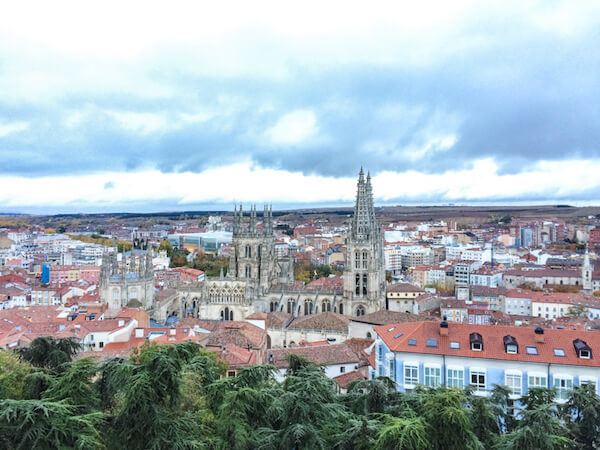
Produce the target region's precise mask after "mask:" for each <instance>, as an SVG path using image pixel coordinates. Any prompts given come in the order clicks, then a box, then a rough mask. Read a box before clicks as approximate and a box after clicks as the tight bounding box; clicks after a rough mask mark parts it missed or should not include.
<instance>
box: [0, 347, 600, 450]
mask: <svg viewBox="0 0 600 450" xmlns="http://www.w3.org/2000/svg"><path fill="white" fill-rule="evenodd" d="M76 350H77V345H76V344H74V343H73V342H72V341H62V340H53V339H47V338H40V339H38V340H36V341H34V342H33V343H32V345H31V347H30V348H29V349H28V350H25V351H21V352H20V353H16V352H11V351H5V350H0V448H11V449H55V448H56V449H58V448H60V449H75V448H77V449H103V448H110V449H113V448H127V449H134V450H135V449H166V448H169V449H215V450H217V449H218V450H220V449H223V450H225V449H240V450H241V449H269V450H270V449H298V450H299V449H339V450H351V449H352V450H354V449H356V450H362V449H364V450H366V449H386V450H390V449H440V450H441V449H444V450H452V449H569V448H583V449H594V448H598V445H599V444H600V398H599V397H598V396H597V395H596V394H595V388H594V386H593V385H585V386H583V387H580V388H575V389H574V390H573V392H572V394H571V396H570V398H569V400H568V401H567V403H565V404H564V405H560V406H559V405H557V404H556V403H554V402H553V401H552V400H553V397H554V392H553V391H552V390H546V389H532V390H531V393H530V394H529V396H527V397H525V398H524V399H523V402H522V405H523V406H522V407H521V408H519V409H518V412H517V414H516V417H515V415H514V414H513V412H514V405H513V404H512V403H511V401H510V399H509V395H508V391H507V390H506V389H505V388H504V387H502V386H497V387H496V388H495V389H494V391H493V393H492V395H491V396H489V397H480V396H476V395H474V394H472V393H471V392H470V391H469V390H457V389H447V388H437V389H421V388H419V389H417V390H416V392H414V393H410V394H404V393H399V392H396V390H395V389H394V383H393V381H392V380H389V379H387V378H378V379H375V380H370V381H359V382H354V383H353V384H351V385H350V386H349V389H348V392H347V393H344V394H340V393H339V392H338V390H337V389H336V385H335V384H334V383H333V381H331V380H330V379H328V378H327V377H326V376H325V375H324V373H323V371H322V370H321V368H319V367H317V366H315V365H313V364H312V363H309V362H307V361H306V360H304V359H302V358H299V357H297V356H293V355H292V356H290V366H289V369H288V375H287V378H286V379H285V381H284V382H283V383H278V382H276V381H275V378H274V373H275V368H274V367H272V366H265V365H263V366H254V367H251V368H246V369H243V370H241V371H240V372H239V373H238V375H237V376H235V377H229V378H224V377H223V374H224V373H225V367H224V366H223V365H222V363H220V362H219V361H218V360H217V359H216V357H215V355H214V354H213V353H210V352H208V351H206V350H204V349H203V348H201V347H200V346H198V345H197V344H195V343H191V342H189V343H183V344H177V345H156V344H147V345H145V346H143V347H142V348H140V349H137V350H136V351H134V352H133V353H132V354H131V356H130V357H129V358H128V359H112V360H108V361H105V362H98V361H96V360H94V359H90V358H76V357H75V359H73V357H74V356H76V354H75V351H76Z"/></svg>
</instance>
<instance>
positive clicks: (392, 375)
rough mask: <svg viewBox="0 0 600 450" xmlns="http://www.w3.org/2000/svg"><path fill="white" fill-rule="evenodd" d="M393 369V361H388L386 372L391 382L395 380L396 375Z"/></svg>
mask: <svg viewBox="0 0 600 450" xmlns="http://www.w3.org/2000/svg"><path fill="white" fill-rule="evenodd" d="M394 367H395V365H394V360H393V359H390V361H389V363H388V370H389V377H390V378H391V379H392V380H395V379H396V373H395V370H394Z"/></svg>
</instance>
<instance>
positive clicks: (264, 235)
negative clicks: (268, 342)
mask: <svg viewBox="0 0 600 450" xmlns="http://www.w3.org/2000/svg"><path fill="white" fill-rule="evenodd" d="M260 219H261V220H260V221H259V217H257V210H256V206H252V207H251V208H250V212H249V213H248V214H244V212H243V210H242V206H241V205H240V207H239V210H238V208H237V207H236V209H235V211H234V222H233V248H234V251H233V254H232V255H231V257H230V261H229V267H228V270H227V273H226V274H223V273H221V275H220V276H219V277H213V278H207V280H206V281H205V282H204V283H203V284H201V285H198V286H187V287H186V288H183V289H182V290H181V291H180V295H179V312H178V315H179V316H180V317H187V316H193V317H197V318H200V319H207V320H242V319H244V318H245V317H247V316H249V315H251V314H253V313H255V312H276V311H279V312H285V313H288V314H290V315H292V316H295V317H297V316H302V315H310V314H318V313H321V312H336V313H339V314H344V315H347V316H356V315H364V314H368V313H371V312H375V311H377V310H379V309H382V308H383V307H384V305H385V269H384V259H383V235H382V231H381V227H380V225H379V223H378V222H377V219H376V217H375V210H374V207H373V192H372V186H371V178H370V176H369V175H367V176H366V177H365V176H364V173H363V170H362V169H361V171H360V174H359V178H358V183H357V193H356V202H355V207H354V216H353V219H352V223H351V226H350V230H349V233H348V238H347V258H346V269H345V272H344V275H343V277H342V280H333V281H334V282H333V283H327V282H324V283H310V284H308V285H306V286H299V285H298V283H294V267H293V261H292V259H291V258H290V257H289V256H286V257H278V256H277V255H276V253H275V249H274V244H275V236H274V233H273V215H272V210H271V207H270V206H265V207H264V210H263V211H262V217H261V218H260ZM317 281H318V280H317ZM336 281H339V283H336Z"/></svg>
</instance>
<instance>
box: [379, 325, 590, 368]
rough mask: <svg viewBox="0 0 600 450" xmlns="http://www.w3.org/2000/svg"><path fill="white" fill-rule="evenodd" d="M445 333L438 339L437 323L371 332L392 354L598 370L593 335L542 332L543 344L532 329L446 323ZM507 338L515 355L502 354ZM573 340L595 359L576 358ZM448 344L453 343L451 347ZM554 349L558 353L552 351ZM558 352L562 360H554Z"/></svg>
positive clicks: (568, 332)
mask: <svg viewBox="0 0 600 450" xmlns="http://www.w3.org/2000/svg"><path fill="white" fill-rule="evenodd" d="M447 331H448V335H447V336H442V335H440V324H439V322H412V323H399V324H395V325H393V326H390V325H381V326H378V327H376V328H375V332H376V333H377V334H378V335H379V337H380V338H381V339H382V340H383V341H384V342H385V344H386V346H387V347H388V348H389V349H390V350H392V351H395V352H403V353H426V354H434V355H445V356H460V357H467V358H479V359H498V360H505V361H522V362H537V363H543V364H548V363H551V364H566V365H578V366H593V367H600V333H598V332H595V331H581V330H559V329H544V334H543V339H544V342H537V341H536V338H535V337H536V334H535V332H534V328H533V327H516V326H500V325H470V324H460V323H454V322H450V323H449V324H448V328H447ZM471 333H478V334H480V335H481V336H482V338H483V349H482V350H481V351H473V350H471V348H470V339H469V337H470V335H471ZM508 335H510V336H513V337H514V338H515V339H516V340H517V342H518V344H519V351H518V353H516V354H510V353H506V351H505V347H504V340H503V339H504V336H508ZM575 339H582V340H583V341H585V342H586V343H587V344H588V345H589V346H590V347H591V349H592V354H594V353H593V352H594V351H597V352H598V353H596V355H598V356H595V357H592V358H590V359H581V358H579V357H578V356H577V354H576V353H575V348H574V347H573V341H574V340H575ZM432 342H435V346H434V345H428V344H431V343H432ZM450 343H453V344H452V346H451V345H450ZM526 347H535V350H536V354H530V353H528V352H527V351H526ZM556 349H558V352H556V351H555V350H556ZM560 350H562V353H564V356H558V354H560V353H561V352H560Z"/></svg>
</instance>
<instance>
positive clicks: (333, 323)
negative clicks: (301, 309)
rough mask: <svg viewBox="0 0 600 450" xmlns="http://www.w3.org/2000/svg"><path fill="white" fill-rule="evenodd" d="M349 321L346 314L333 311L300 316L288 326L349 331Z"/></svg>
mask: <svg viewBox="0 0 600 450" xmlns="http://www.w3.org/2000/svg"><path fill="white" fill-rule="evenodd" d="M349 322H350V319H349V318H348V317H346V316H344V315H341V314H337V313H333V312H324V313H320V314H312V315H309V316H303V317H298V318H296V319H294V321H293V322H292V323H290V325H289V326H288V328H290V329H295V330H327V331H338V332H341V333H347V332H348V323H349Z"/></svg>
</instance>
